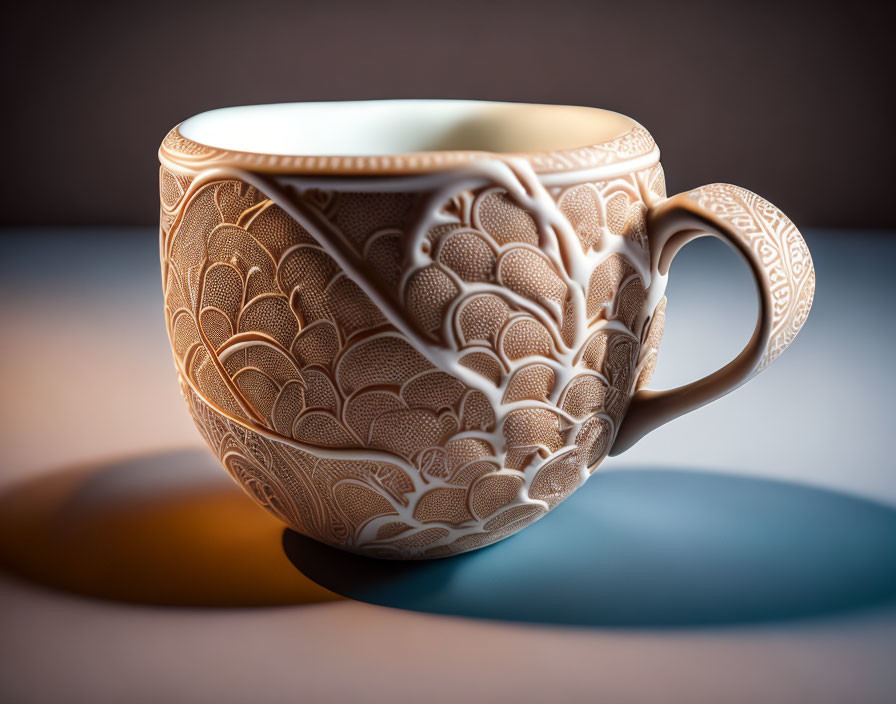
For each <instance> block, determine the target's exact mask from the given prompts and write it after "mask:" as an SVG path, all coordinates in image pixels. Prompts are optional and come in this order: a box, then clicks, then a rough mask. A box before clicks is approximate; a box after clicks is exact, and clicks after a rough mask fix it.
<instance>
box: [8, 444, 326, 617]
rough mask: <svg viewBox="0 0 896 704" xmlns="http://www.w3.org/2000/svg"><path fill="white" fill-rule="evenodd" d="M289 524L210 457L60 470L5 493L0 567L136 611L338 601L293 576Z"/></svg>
mask: <svg viewBox="0 0 896 704" xmlns="http://www.w3.org/2000/svg"><path fill="white" fill-rule="evenodd" d="M282 531H283V524H282V523H280V522H279V521H278V520H276V519H275V518H274V517H272V516H270V515H268V514H267V513H266V512H265V511H263V510H262V509H261V508H260V507H258V506H257V505H256V504H255V503H254V502H253V501H252V500H251V499H250V498H249V497H248V496H246V495H245V494H244V493H243V492H242V490H241V489H240V488H239V487H238V486H236V484H235V483H234V482H233V481H232V480H231V479H230V477H228V476H227V474H226V473H225V472H224V471H223V470H222V469H221V466H220V464H218V462H217V460H216V459H215V458H214V457H213V456H212V454H211V453H209V452H208V451H207V450H198V449H197V450H180V451H171V452H163V453H157V454H150V455H144V456H140V457H134V458H130V459H123V460H119V461H115V462H108V463H103V464H96V465H92V466H82V467H79V468H72V469H68V470H62V471H56V472H52V473H50V474H47V475H44V476H42V477H40V478H37V479H33V480H31V481H28V482H24V483H21V484H19V485H16V486H13V487H11V488H9V489H6V490H5V491H4V492H3V493H2V494H0V569H2V570H3V571H4V572H5V573H7V574H9V575H11V576H14V577H18V578H20V579H25V580H28V581H31V582H36V583H38V584H41V585H44V586H47V587H51V588H54V589H59V590H64V591H68V592H74V593H77V594H80V595H83V596H89V597H95V598H101V599H110V600H115V601H125V602H132V603H140V604H151V605H164V606H192V607H248V606H277V605H287V604H308V603H314V602H319V601H328V600H331V599H337V598H339V597H338V596H337V595H335V594H333V593H332V592H329V591H327V590H326V589H324V588H322V587H320V586H319V585H317V584H315V583H314V582H312V581H311V580H309V579H308V578H306V577H304V576H303V575H301V574H300V573H299V572H297V571H296V570H295V568H293V566H292V565H291V564H290V563H289V561H288V560H287V559H286V557H285V556H284V554H283V550H282V548H281V534H282Z"/></svg>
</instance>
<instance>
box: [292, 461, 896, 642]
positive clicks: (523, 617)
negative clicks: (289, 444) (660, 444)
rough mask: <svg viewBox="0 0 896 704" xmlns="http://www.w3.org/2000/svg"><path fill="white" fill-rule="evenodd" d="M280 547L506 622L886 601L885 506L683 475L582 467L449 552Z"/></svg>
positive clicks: (833, 607) (889, 551) (400, 603)
mask: <svg viewBox="0 0 896 704" xmlns="http://www.w3.org/2000/svg"><path fill="white" fill-rule="evenodd" d="M283 545H284V549H285V551H286V554H287V555H288V556H289V558H290V560H291V561H292V562H293V564H294V565H295V566H296V567H297V568H298V569H299V570H300V571H301V572H303V573H304V574H305V575H307V576H308V577H310V578H311V579H313V580H314V581H315V582H317V583H318V584H321V585H323V586H325V587H327V588H328V589H331V590H333V591H334V592H337V593H339V594H342V595H344V596H347V597H351V598H353V599H357V600H360V601H365V602H369V603H373V604H379V605H383V606H391V607H398V608H403V609H412V610H415V611H423V612H430V613H439V614H453V615H462V616H469V617H478V618H487V619H500V620H507V621H519V622H538V623H551V624H568V625H581V626H605V627H635V628H637V627H682V626H709V625H721V624H737V623H741V624H742V623H755V622H768V621H778V620H782V619H795V618H807V617H812V616H821V615H824V614H831V613H835V612H840V611H846V610H850V609H859V608H864V607H870V606H874V605H883V604H885V603H896V602H894V600H896V510H893V509H891V508H888V507H886V506H883V505H879V504H876V503H873V502H870V501H866V500H862V499H859V498H855V497H852V496H848V495H844V494H839V493H835V492H831V491H825V490H821V489H814V488H810V487H807V486H799V485H796V484H789V483H784V482H778V481H769V480H763V479H755V478H747V477H740V476H732V475H723V474H710V473H703V472H694V471H677V470H668V469H667V470H648V469H639V470H635V469H625V470H619V471H610V472H606V473H602V474H598V475H595V476H594V477H592V478H591V479H590V480H589V481H588V483H587V484H586V485H585V486H584V487H582V488H581V489H579V490H578V492H576V494H575V495H573V496H572V497H570V498H569V499H567V500H566V501H565V502H564V504H563V505H562V506H560V507H559V508H558V509H557V510H555V511H553V512H552V513H550V514H548V515H547V516H546V517H545V518H543V519H542V520H541V521H539V522H538V523H536V524H534V525H532V526H530V527H528V528H526V529H525V530H523V531H522V532H521V533H519V534H517V535H515V536H513V537H511V538H509V539H507V540H505V541H503V542H500V543H497V544H495V545H492V546H490V547H487V548H484V549H482V550H479V551H476V552H472V553H467V554H464V555H460V556H458V557H453V558H446V559H441V560H432V561H420V562H405V563H395V562H389V561H380V560H375V559H369V558H363V557H358V556H355V555H350V554H347V553H343V552H340V551H337V550H333V549H331V548H327V547H325V546H323V545H320V544H318V543H316V542H314V541H311V540H309V539H307V538H304V537H302V536H300V535H298V534H297V533H294V532H292V531H286V533H285V534H284V538H283Z"/></svg>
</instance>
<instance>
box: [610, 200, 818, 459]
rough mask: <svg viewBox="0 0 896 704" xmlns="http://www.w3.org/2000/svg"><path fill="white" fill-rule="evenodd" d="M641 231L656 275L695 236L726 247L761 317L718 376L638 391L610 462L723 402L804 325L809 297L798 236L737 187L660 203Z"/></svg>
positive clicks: (807, 264)
mask: <svg viewBox="0 0 896 704" xmlns="http://www.w3.org/2000/svg"><path fill="white" fill-rule="evenodd" d="M647 228H648V237H649V240H650V251H651V264H652V271H653V272H655V273H656V274H659V275H665V274H667V273H668V271H669V267H670V265H671V262H672V260H673V259H674V258H675V255H676V254H677V253H678V252H679V251H680V250H681V248H682V247H683V246H684V245H685V244H687V243H688V242H690V241H692V240H694V239H696V238H698V237H705V236H713V237H717V238H719V239H721V240H722V241H724V242H726V243H727V244H728V245H729V246H731V247H732V248H733V249H734V250H735V251H736V252H738V253H739V254H740V255H741V257H742V259H743V260H744V261H745V262H746V263H747V266H748V267H749V269H750V272H751V273H752V274H753V278H754V280H755V282H756V291H757V294H758V298H759V310H758V316H757V321H756V327H755V328H754V331H753V335H752V336H751V338H750V340H749V342H747V344H746V346H745V347H744V349H743V350H742V351H741V353H740V354H739V355H737V357H735V358H734V359H733V360H732V361H731V362H729V363H728V364H726V365H725V366H724V367H722V368H721V369H719V370H717V371H715V372H713V373H711V374H708V375H707V376H705V377H703V378H701V379H698V380H696V381H693V382H691V383H689V384H685V385H683V386H679V387H676V388H673V389H667V390H664V391H654V390H650V389H642V390H639V391H637V392H636V393H635V394H634V396H633V397H632V400H631V403H630V405H629V408H628V411H627V413H626V415H625V417H624V419H623V421H622V425H621V427H620V429H619V432H618V433H617V435H616V440H615V442H614V444H613V447H612V449H611V451H610V454H611V455H617V454H619V453H621V452H624V451H625V450H627V449H629V448H630V447H632V446H633V445H634V444H635V443H636V442H637V441H638V440H640V439H641V438H642V437H644V436H645V435H647V434H648V433H649V432H651V431H652V430H655V429H656V428H658V427H660V426H661V425H664V424H665V423H667V422H669V421H670V420H673V419H674V418H677V417H679V416H681V415H684V414H685V413H688V412H690V411H693V410H695V409H697V408H700V407H701V406H704V405H706V404H707V403H710V402H711V401H714V400H716V399H718V398H721V397H722V396H724V395H725V394H727V393H729V392H731V391H733V390H734V389H736V388H737V387H738V386H740V385H741V384H743V383H745V382H746V381H748V380H749V379H750V378H752V377H753V376H754V375H755V374H757V373H758V372H759V371H761V370H762V369H764V368H765V367H766V366H768V364H770V363H771V362H772V361H773V360H774V359H775V358H776V357H777V356H778V355H779V354H780V353H781V352H782V351H783V350H784V348H786V347H787V345H789V344H790V342H791V341H792V340H793V338H794V337H795V336H796V334H797V332H798V331H799V329H800V327H801V326H802V325H803V323H804V322H805V320H806V317H807V316H808V313H809V309H810V308H811V305H812V297H813V294H814V290H815V273H814V270H813V268H812V259H811V255H810V254H809V250H808V248H807V247H806V243H805V241H804V240H803V238H802V236H801V235H800V233H799V231H798V230H797V229H796V227H794V225H793V223H792V222H791V221H790V220H789V219H788V218H787V217H786V216H785V215H784V214H783V213H782V212H781V211H780V210H778V209H777V208H775V207H774V206H773V205H771V204H770V203H769V202H768V201H765V200H763V199H762V198H760V197H759V196H757V195H756V194H754V193H751V192H750V191H747V190H745V189H742V188H739V187H737V186H731V185H728V184H713V185H711V186H703V187H702V188H698V189H695V190H693V191H689V192H687V193H682V194H679V195H677V196H674V197H672V198H669V199H667V200H665V201H662V202H661V203H659V204H657V205H656V206H654V207H653V208H652V209H651V210H650V211H649V212H648V214H647Z"/></svg>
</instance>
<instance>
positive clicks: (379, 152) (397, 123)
mask: <svg viewBox="0 0 896 704" xmlns="http://www.w3.org/2000/svg"><path fill="white" fill-rule="evenodd" d="M634 126H635V122H634V121H633V120H631V119H630V118H628V117H626V116H624V115H620V114H619V113H615V112H611V111H609V110H600V109H597V108H585V107H573V106H567V105H538V104H527V103H496V102H483V101H474V100H371V101H351V102H327V103H281V104H274V105H249V106H242V107H231V108H221V109H218V110H211V111H209V112H204V113H201V114H199V115H196V116H195V117H191V118H190V119H188V120H186V121H185V122H183V123H182V124H181V125H180V127H179V131H180V134H181V135H182V136H184V137H186V138H187V139H190V140H192V141H194V142H198V143H199V144H204V145H207V146H210V147H216V148H219V149H226V150H232V151H241V152H254V153H260V154H275V155H281V156H306V155H307V156H322V155H328V156H375V155H376V156H386V155H394V154H409V153H415V152H433V151H487V152H494V153H521V152H547V151H553V150H561V149H573V148H576V147H583V146H589V145H594V144H601V143H603V142H607V141H609V140H612V139H615V138H617V137H619V136H621V135H623V134H625V133H626V132H628V131H629V130H631V129H632V128H633V127H634Z"/></svg>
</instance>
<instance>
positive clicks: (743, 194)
mask: <svg viewBox="0 0 896 704" xmlns="http://www.w3.org/2000/svg"><path fill="white" fill-rule="evenodd" d="M655 153H656V152H655V145H654V144H653V140H652V139H650V137H649V135H648V134H647V133H646V131H645V130H643V128H641V127H640V126H636V127H635V128H633V130H632V131H631V132H630V133H628V134H625V135H623V136H621V137H618V138H616V139H615V140H613V141H611V142H608V143H605V144H601V145H596V146H591V147H583V148H581V149H579V150H571V151H570V150H568V151H566V152H557V153H553V154H541V155H523V156H517V157H513V158H511V157H497V156H495V155H492V156H491V157H490V158H489V159H486V160H485V161H483V160H482V156H483V155H482V154H479V153H473V152H440V153H432V154H429V155H409V156H407V157H403V156H392V157H388V159H389V160H390V162H389V164H384V163H383V162H382V158H377V157H365V158H363V159H361V158H359V159H355V160H354V161H352V160H350V159H348V158H346V157H279V156H268V155H250V154H246V153H242V152H226V151H223V150H220V149H212V148H208V147H205V146H203V145H198V144H196V143H194V142H191V141H189V140H187V139H185V138H184V137H182V136H180V135H179V133H178V132H177V130H176V129H175V130H173V131H172V133H171V134H169V136H168V137H167V138H166V139H165V142H164V143H163V145H162V149H161V152H160V156H161V160H162V163H163V166H162V169H161V172H160V188H161V199H162V216H161V223H162V226H161V258H162V276H163V283H164V292H165V313H166V320H167V324H168V331H169V335H170V338H171V342H172V345H173V348H174V353H175V360H176V363H177V368H178V371H179V375H180V380H181V385H182V389H183V392H184V395H185V398H186V399H187V402H188V405H189V407H190V410H191V412H192V414H193V417H194V419H195V421H196V423H197V425H198V427H199V430H200V432H201V433H202V434H203V436H204V437H205V439H206V440H207V442H208V444H209V445H210V447H211V448H212V450H213V451H214V452H215V453H216V454H217V455H218V457H219V459H220V460H221V462H222V464H223V465H224V467H225V468H226V469H227V470H228V471H229V472H230V474H231V475H232V476H233V477H234V478H235V479H236V480H237V481H238V482H239V483H240V484H241V485H242V486H243V487H244V488H246V489H247V490H248V491H249V493H250V494H251V495H252V496H253V497H254V498H255V499H256V500H257V501H258V502H259V503H261V504H262V505H263V506H264V507H265V508H267V509H268V510H269V511H271V512H272V513H274V514H275V515H277V516H278V517H279V518H281V519H282V520H283V521H284V522H286V523H287V524H289V525H290V526H292V527H293V528H295V529H296V530H298V531H299V532H301V533H303V534H305V535H308V536H311V537H313V538H316V539H317V540H320V541H322V542H324V543H328V544H330V545H334V546H337V547H341V548H344V549H348V550H352V551H356V552H362V553H365V554H370V555H374V556H378V557H394V558H420V557H439V556H445V555H450V554H453V553H457V552H463V551H465V550H470V549H474V548H477V547H481V546H483V545H487V544H489V543H492V542H494V541H496V540H499V539H501V538H504V537H506V536H508V535H511V534H513V533H515V532H516V531H518V530H520V529H521V528H523V527H525V526H526V525H528V524H530V523H532V522H533V521H535V520H537V519H538V518H540V517H541V516H543V515H544V514H545V513H546V512H547V511H549V510H551V509H552V508H554V507H555V506H556V505H557V504H558V503H559V502H561V501H562V500H563V499H564V498H565V497H567V496H569V495H570V494H571V493H572V492H573V491H574V490H575V489H576V488H577V487H578V486H580V485H581V483H582V482H583V481H585V479H587V477H588V475H589V474H590V473H591V472H593V471H594V470H595V469H596V467H597V466H598V465H599V464H600V462H601V460H602V459H603V458H604V457H605V456H606V455H607V454H608V453H609V452H610V450H611V448H612V447H613V444H614V440H615V439H616V438H617V434H618V433H619V431H620V427H622V428H623V429H624V430H623V436H625V437H620V439H619V441H618V443H617V446H616V448H615V449H616V451H619V450H620V449H624V447H623V446H628V445H630V444H632V443H633V442H634V441H635V440H637V438H638V437H640V436H641V435H643V434H644V433H645V432H648V431H649V430H650V429H652V428H653V427H656V426H657V425H659V424H660V423H662V422H665V420H668V419H669V418H671V417H674V416H675V415H679V414H680V413H682V412H685V411H687V410H690V408H693V407H696V406H699V405H702V404H703V403H706V402H707V401H709V400H712V398H716V397H718V396H720V395H722V394H723V393H725V392H726V391H728V390H730V389H731V388H733V387H734V386H737V385H738V384H740V383H742V382H743V381H745V380H746V379H747V378H749V376H751V375H752V374H754V373H755V372H756V371H758V370H759V369H761V368H762V367H764V366H765V365H766V364H767V363H768V362H770V361H771V360H772V359H773V358H774V357H775V356H777V354H779V353H780V351H781V350H782V349H783V348H784V347H785V346H786V345H787V343H788V342H789V341H790V340H791V339H792V338H793V336H794V335H795V334H796V331H797V330H798V329H799V326H800V325H801V324H802V322H803V321H804V320H805V316H806V314H807V313H808V309H809V307H810V305H811V297H812V290H813V288H814V274H813V273H812V266H811V259H810V258H809V255H808V251H807V250H806V249H805V244H804V243H803V241H802V238H801V237H800V236H799V233H798V232H797V230H796V229H795V228H794V227H793V226H792V224H791V223H790V222H789V220H787V219H786V218H785V217H784V216H783V215H782V214H781V213H780V211H778V210H777V209H775V208H774V207H773V206H770V205H769V204H768V203H766V202H765V201H763V200H762V199H760V198H758V197H757V196H755V195H753V194H751V193H749V192H747V191H744V190H743V189H738V188H736V187H731V186H724V185H716V186H711V187H705V188H703V189H697V190H695V191H692V192H691V193H689V194H684V195H682V196H678V197H677V199H670V200H666V193H665V183H664V178H663V171H662V168H661V166H660V165H659V163H653V164H652V165H648V166H646V167H645V166H644V161H645V159H647V160H650V158H651V155H655ZM571 154H574V155H575V156H570V155H571ZM384 158H385V157H384ZM377 159H379V160H377ZM412 159H413V160H414V161H412ZM424 159H425V160H426V162H425V163H424V161H422V160H424ZM653 161H654V162H655V161H656V159H655V158H654V159H653ZM627 165H630V169H631V170H629V169H628V168H627ZM608 166H609V167H611V169H607V170H605V171H604V172H603V173H605V174H606V175H605V176H600V172H599V171H598V172H595V168H598V169H599V168H603V167H608ZM383 169H387V170H388V169H392V170H393V171H392V173H393V174H401V175H404V174H408V173H412V174H413V175H411V176H410V177H405V180H404V181H399V182H396V181H395V179H394V178H389V177H388V174H385V175H384V174H383ZM415 169H416V172H415V171H414V170H415ZM582 169H585V170H582ZM346 170H348V171H350V172H351V173H352V174H357V173H359V172H360V173H364V172H365V170H368V171H369V175H370V176H376V177H377V178H372V179H367V180H365V181H364V182H363V184H361V183H359V182H358V181H357V179H355V181H352V180H350V179H347V178H343V179H342V180H340V179H336V180H335V181H332V180H331V181H329V182H327V181H322V180H320V179H316V178H315V175H332V174H333V173H345V172H346ZM544 173H551V174H554V175H555V178H554V180H553V181H551V182H549V183H547V184H545V183H543V181H544V179H543V178H542V176H540V175H539V174H544ZM558 173H559V174H561V178H559V179H558V178H556V174H558ZM596 173H597V174H598V175H597V176H595V174H596ZM377 179H379V180H377ZM396 183H397V184H398V185H396ZM698 233H709V234H715V235H717V236H720V237H722V238H724V239H726V240H727V241H729V243H731V244H732V246H734V247H735V248H737V249H739V250H740V251H741V253H742V254H743V255H744V257H745V259H746V260H747V262H748V264H749V265H750V266H751V269H752V271H753V273H754V275H755V276H756V279H757V283H758V284H759V290H760V299H761V302H762V306H761V311H760V312H761V315H760V320H759V323H758V324H757V329H756V333H755V334H754V337H753V339H752V340H751V343H750V344H749V345H748V347H747V348H746V349H745V350H744V352H743V353H742V355H741V356H740V357H739V358H738V360H735V362H733V363H732V364H731V365H729V367H730V368H729V367H726V368H725V369H723V370H720V372H718V373H717V374H716V375H711V377H708V378H707V379H706V380H701V382H695V384H694V385H691V387H693V388H691V387H684V388H683V389H679V390H676V392H677V395H674V394H673V396H672V397H670V396H669V395H668V394H669V392H661V393H659V394H655V396H658V397H659V398H654V397H651V396H650V394H649V392H646V391H642V392H638V393H637V394H636V392H637V390H638V389H640V388H641V387H644V386H645V385H646V384H647V383H648V382H649V380H650V377H651V374H652V371H653V369H654V366H655V361H656V352H657V349H658V347H659V343H660V339H661V337H662V329H663V323H664V320H665V298H664V297H663V295H662V293H663V289H664V287H665V275H666V272H667V271H668V262H669V260H671V257H672V256H674V254H675V252H676V251H677V249H678V248H679V247H680V246H681V245H682V244H683V243H684V242H685V241H687V240H689V239H692V238H693V237H694V236H696V235H697V234H698ZM633 397H634V398H635V401H636V403H635V406H634V407H633V413H632V419H633V420H631V421H630V422H628V423H626V424H623V420H624V419H625V416H626V410H627V409H628V407H629V405H630V403H631V402H632V399H633Z"/></svg>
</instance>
